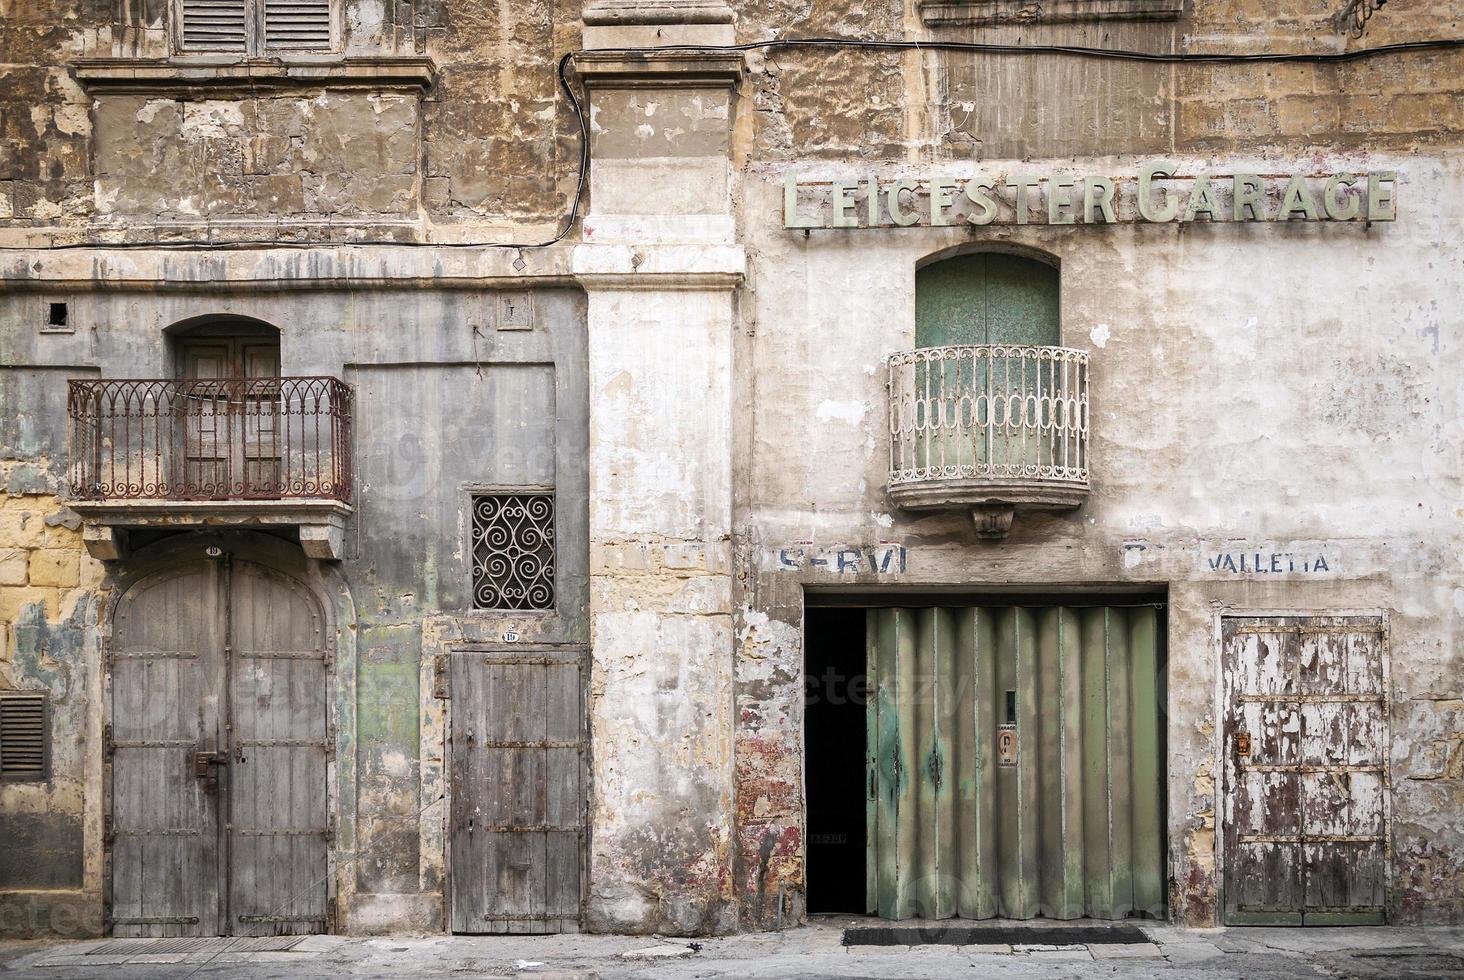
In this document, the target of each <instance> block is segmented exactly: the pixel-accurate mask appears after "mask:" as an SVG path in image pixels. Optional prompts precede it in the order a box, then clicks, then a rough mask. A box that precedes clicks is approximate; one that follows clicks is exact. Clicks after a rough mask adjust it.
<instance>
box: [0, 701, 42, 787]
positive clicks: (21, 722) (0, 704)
mask: <svg viewBox="0 0 1464 980" xmlns="http://www.w3.org/2000/svg"><path fill="white" fill-rule="evenodd" d="M46 728H47V725H46V696H45V695H44V694H0V780H5V781H12V780H38V779H45V778H46V768H47V766H46V762H47V755H48V754H49V753H48V752H47V745H46V741H47V739H46Z"/></svg>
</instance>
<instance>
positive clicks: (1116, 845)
mask: <svg viewBox="0 0 1464 980" xmlns="http://www.w3.org/2000/svg"><path fill="white" fill-rule="evenodd" d="M867 637H868V651H867V652H868V668H869V678H870V684H871V697H870V699H869V707H868V709H867V710H868V712H869V719H868V731H869V732H870V733H872V734H871V735H870V737H869V758H868V772H867V777H868V786H869V791H870V792H869V807H868V810H867V819H868V823H869V834H868V841H869V851H868V858H867V867H868V872H867V882H868V895H867V903H866V904H867V907H868V908H869V910H870V911H871V912H873V913H877V914H878V915H880V916H883V917H885V918H890V919H904V918H911V917H920V918H951V917H961V918H975V919H980V918H991V917H994V916H1002V917H1004V918H1015V919H1030V918H1034V917H1036V916H1045V917H1050V918H1058V919H1074V918H1080V917H1084V916H1088V917H1093V918H1104V919H1121V918H1125V917H1127V916H1132V915H1148V916H1156V917H1163V916H1164V914H1165V901H1166V899H1165V887H1164V871H1163V868H1164V842H1165V834H1164V829H1163V828H1164V825H1163V794H1164V788H1163V765H1162V758H1163V756H1162V751H1163V750H1162V743H1161V740H1160V735H1159V697H1160V675H1159V670H1160V665H1159V655H1158V645H1159V613H1158V611H1157V610H1156V609H1154V608H1153V607H1148V606H1145V607H1134V608H1118V607H1102V608H1082V609H1079V608H1058V607H1048V608H1026V607H1003V608H986V607H982V608H965V609H952V608H933V609H876V610H870V611H869V613H868V627H867ZM1004 733H1005V735H1006V737H1008V738H1010V739H1011V740H1012V741H1013V742H1014V745H1015V753H1014V755H1013V754H1008V756H1007V757H1006V758H1005V759H1003V758H1002V755H1001V753H1000V751H999V749H998V744H999V740H1000V739H1001V738H1002V737H1003V735H1004ZM1008 763H1009V764H1008Z"/></svg>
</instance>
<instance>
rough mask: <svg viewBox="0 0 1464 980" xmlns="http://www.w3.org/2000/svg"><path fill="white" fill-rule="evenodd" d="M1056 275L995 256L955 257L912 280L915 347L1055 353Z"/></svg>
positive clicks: (1031, 264) (1041, 266) (1033, 264)
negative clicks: (1001, 347)
mask: <svg viewBox="0 0 1464 980" xmlns="http://www.w3.org/2000/svg"><path fill="white" fill-rule="evenodd" d="M1058 322H1059V321H1058V279H1057V270H1056V269H1054V268H1053V267H1052V266H1050V265H1047V264H1046V263H1043V262H1038V261H1036V260H1035V259H1026V258H1022V257H1021V256H1019V255H1003V254H1001V253H997V252H979V253H976V254H974V255H957V256H956V257H954V258H950V259H945V260H943V261H940V262H935V263H932V264H930V265H928V266H926V267H925V268H923V269H921V270H920V271H919V272H917V273H916V274H915V346H917V347H947V346H951V345H955V344H1031V345H1035V346H1039V347H1055V346H1057V345H1058V343H1059V342H1060V330H1059V327H1058Z"/></svg>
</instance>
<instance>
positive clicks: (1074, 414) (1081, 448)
mask: <svg viewBox="0 0 1464 980" xmlns="http://www.w3.org/2000/svg"><path fill="white" fill-rule="evenodd" d="M889 372H890V375H889V391H890V400H889V408H890V414H889V422H890V474H889V494H890V498H891V500H892V501H893V502H894V503H895V504H896V505H898V506H900V507H905V508H909V509H913V510H930V509H937V508H957V507H959V508H971V509H972V511H973V514H974V516H975V517H976V520H977V526H978V530H979V531H980V532H981V533H982V534H983V535H988V536H995V537H999V536H1001V535H1003V534H1005V533H1006V529H1007V528H1009V527H1010V525H1011V516H1012V514H1013V513H1014V512H1015V510H1018V509H1029V508H1031V509H1050V508H1063V507H1075V506H1077V505H1078V504H1080V503H1082V501H1083V499H1084V498H1085V497H1086V496H1087V493H1088V424H1089V415H1088V355H1087V353H1086V352H1084V351H1078V350H1071V349H1069V348H1066V347H1027V346H1009V345H999V344H992V345H973V346H959V347H923V348H920V349H918V350H909V351H900V352H898V353H896V354H893V355H891V356H890V358H889Z"/></svg>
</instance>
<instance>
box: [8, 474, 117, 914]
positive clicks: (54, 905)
mask: <svg viewBox="0 0 1464 980" xmlns="http://www.w3.org/2000/svg"><path fill="white" fill-rule="evenodd" d="M5 469H6V470H7V471H8V472H9V473H10V475H12V476H13V475H14V474H15V471H16V470H17V469H21V470H24V469H26V468H25V467H16V466H13V465H12V466H6V467H5ZM78 527H79V525H78V522H77V521H76V519H75V515H73V514H71V513H70V512H69V511H66V510H65V509H63V507H62V505H61V504H60V503H59V502H58V501H57V499H56V498H55V497H54V496H53V495H51V494H50V493H39V492H37V493H9V492H0V691H14V690H21V691H40V692H44V693H46V695H47V696H48V703H49V711H50V714H49V718H50V731H49V733H48V737H49V740H50V753H51V757H50V778H49V779H48V780H46V781H44V782H7V783H4V784H0V840H3V841H5V846H4V847H3V848H0V896H3V897H0V934H6V935H36V934H42V933H50V934H55V935H63V936H70V937H73V938H79V937H82V936H89V935H97V934H100V932H101V930H102V921H101V904H100V901H99V900H98V898H97V896H96V893H95V889H96V887H97V883H98V882H99V881H100V878H101V865H100V856H101V855H100V851H99V850H98V849H97V848H96V847H94V846H93V847H88V843H89V842H91V843H93V844H94V843H95V842H97V841H98V839H99V837H98V836H97V835H98V833H99V827H97V826H95V821H94V820H93V821H91V823H92V826H88V817H87V814H88V809H92V810H93V811H94V809H95V808H94V807H91V808H89V807H88V799H87V795H88V793H90V792H94V791H95V787H96V783H95V782H94V781H89V779H88V776H91V777H93V779H94V777H95V771H96V770H99V767H100V760H99V759H98V758H95V756H96V753H90V754H89V753H88V752H87V749H86V747H87V745H88V739H87V738H86V737H85V736H86V735H87V734H88V733H89V730H90V729H92V728H95V723H94V717H93V716H94V711H93V710H92V708H93V706H94V705H95V704H96V698H97V692H96V690H95V689H94V688H95V685H96V684H97V683H98V677H97V674H96V672H95V671H94V669H93V668H94V666H95V664H96V662H97V661H96V656H97V650H98V633H97V625H98V617H99V612H100V609H101V606H102V604H103V602H104V601H105V598H106V592H105V591H104V590H103V589H102V579H103V573H102V566H101V563H100V562H98V561H95V560H94V559H92V558H90V557H89V556H88V555H87V554H86V550H85V548H84V547H83V546H82V543H81V532H80V531H79V530H78ZM91 734H93V735H94V734H95V733H91ZM90 744H92V745H95V744H96V743H95V742H94V741H93V742H90ZM89 756H90V757H89Z"/></svg>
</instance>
